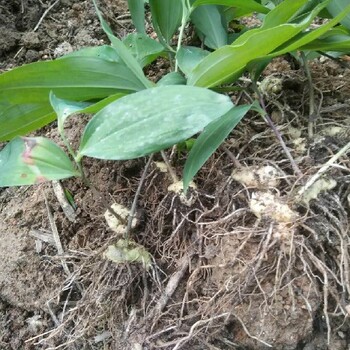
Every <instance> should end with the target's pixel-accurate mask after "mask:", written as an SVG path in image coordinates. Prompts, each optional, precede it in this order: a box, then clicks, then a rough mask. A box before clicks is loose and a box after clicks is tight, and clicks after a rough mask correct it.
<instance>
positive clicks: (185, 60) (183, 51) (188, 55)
mask: <svg viewBox="0 0 350 350" xmlns="http://www.w3.org/2000/svg"><path fill="white" fill-rule="evenodd" d="M209 54H210V52H209V51H206V50H203V49H201V48H199V47H194V46H182V47H181V48H180V50H179V51H178V52H177V54H176V60H177V63H178V65H179V67H180V69H181V71H182V72H183V73H184V74H185V75H186V76H189V74H190V73H191V72H192V70H193V68H194V67H196V66H197V64H198V63H199V62H200V61H201V60H202V59H203V58H204V57H206V56H208V55H209Z"/></svg>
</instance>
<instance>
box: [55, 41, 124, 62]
mask: <svg viewBox="0 0 350 350" xmlns="http://www.w3.org/2000/svg"><path fill="white" fill-rule="evenodd" d="M67 57H98V58H102V59H104V60H105V61H110V62H118V63H122V60H121V59H120V57H119V55H118V52H117V50H116V49H115V48H114V47H112V46H109V45H102V46H95V47H84V48H83V49H80V50H78V51H73V52H71V53H69V54H67V55H65V56H62V57H60V58H58V60H64V59H66V58H67Z"/></svg>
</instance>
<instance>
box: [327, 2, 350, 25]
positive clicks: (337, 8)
mask: <svg viewBox="0 0 350 350" xmlns="http://www.w3.org/2000/svg"><path fill="white" fill-rule="evenodd" d="M348 5H349V0H332V1H331V2H330V3H329V5H328V6H327V10H328V11H329V12H330V13H331V15H332V16H334V17H335V16H337V15H338V14H339V13H341V12H342V11H343V10H344V9H345V8H346V7H347V6H348ZM341 24H342V25H343V26H345V27H347V28H348V29H350V13H348V14H347V15H346V16H345V17H344V18H343V19H342V21H341Z"/></svg>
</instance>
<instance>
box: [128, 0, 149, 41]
mask: <svg viewBox="0 0 350 350" xmlns="http://www.w3.org/2000/svg"><path fill="white" fill-rule="evenodd" d="M128 6H129V10H130V13H131V18H132V22H133V23H134V26H135V28H136V30H137V32H138V33H141V34H146V30H145V1H144V0H128Z"/></svg>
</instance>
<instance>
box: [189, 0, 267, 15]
mask: <svg viewBox="0 0 350 350" xmlns="http://www.w3.org/2000/svg"><path fill="white" fill-rule="evenodd" d="M201 5H224V6H232V7H233V6H234V7H238V8H240V9H244V11H249V12H259V13H268V12H269V11H270V10H269V9H268V8H267V7H265V6H262V5H261V4H259V3H257V2H256V1H254V0H196V1H195V2H194V3H193V4H192V8H196V7H198V6H201Z"/></svg>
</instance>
